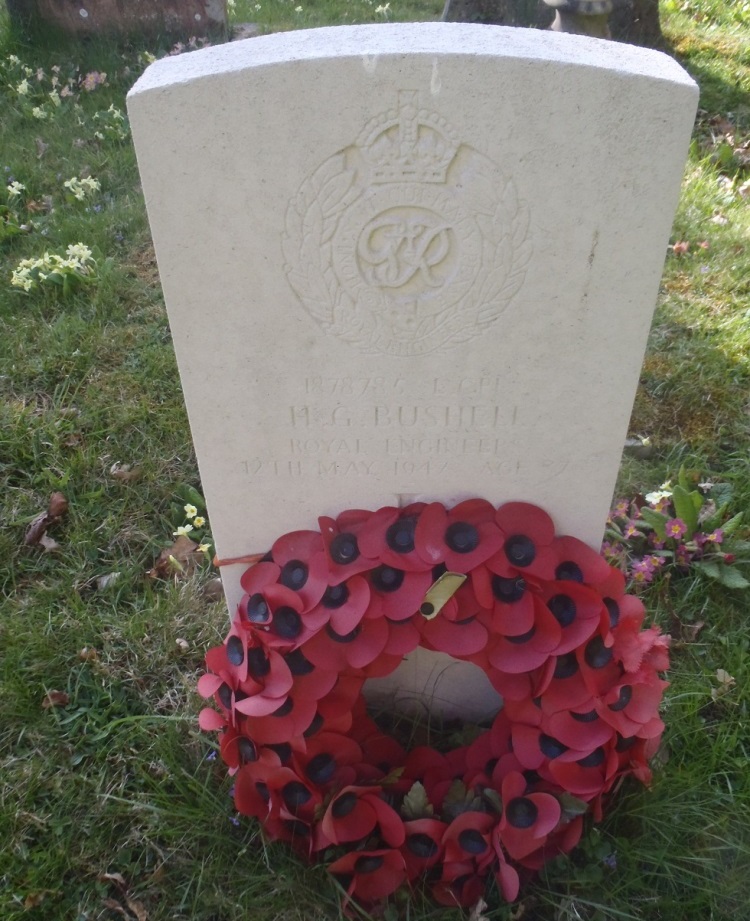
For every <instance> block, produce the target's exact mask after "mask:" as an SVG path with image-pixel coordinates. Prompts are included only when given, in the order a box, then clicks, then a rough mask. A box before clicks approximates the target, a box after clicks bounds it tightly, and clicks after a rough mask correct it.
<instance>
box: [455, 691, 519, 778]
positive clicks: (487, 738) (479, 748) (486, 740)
mask: <svg viewBox="0 0 750 921" xmlns="http://www.w3.org/2000/svg"><path fill="white" fill-rule="evenodd" d="M511 725H512V724H511V721H510V719H509V718H508V712H507V705H506V707H504V708H503V709H502V710H501V711H500V712H499V713H498V714H497V716H496V717H495V719H494V720H493V722H492V726H491V727H490V729H489V730H488V731H487V732H483V733H482V734H481V735H480V736H479V737H478V738H477V739H475V740H474V741H473V742H472V743H471V745H469V747H468V748H467V750H466V772H467V775H476V774H482V775H484V776H485V777H491V776H492V773H493V771H494V770H495V767H496V766H497V764H498V762H499V761H501V760H502V759H503V758H507V756H508V755H511V754H512V752H513V744H512V742H511ZM471 785H472V786H473V783H472V784H471Z"/></svg>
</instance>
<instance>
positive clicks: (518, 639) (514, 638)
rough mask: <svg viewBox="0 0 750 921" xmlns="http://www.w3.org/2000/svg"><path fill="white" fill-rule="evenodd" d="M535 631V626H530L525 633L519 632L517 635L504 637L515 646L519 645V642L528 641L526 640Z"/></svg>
mask: <svg viewBox="0 0 750 921" xmlns="http://www.w3.org/2000/svg"><path fill="white" fill-rule="evenodd" d="M535 633H536V627H532V628H531V630H527V631H526V633H521V634H519V636H506V637H505V639H506V640H507V641H508V642H509V643H514V644H515V645H516V646H520V645H521V643H528V641H529V640H530V639H531V638H532V637H533V636H534V634H535Z"/></svg>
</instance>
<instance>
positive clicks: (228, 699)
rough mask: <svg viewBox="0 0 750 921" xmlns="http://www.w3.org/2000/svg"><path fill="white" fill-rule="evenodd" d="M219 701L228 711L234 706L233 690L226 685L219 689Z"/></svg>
mask: <svg viewBox="0 0 750 921" xmlns="http://www.w3.org/2000/svg"><path fill="white" fill-rule="evenodd" d="M219 700H220V701H221V702H222V704H223V705H224V707H226V709H227V710H229V708H230V707H231V706H232V689H231V688H230V687H229V685H228V684H226V683H225V684H222V685H221V686H220V687H219Z"/></svg>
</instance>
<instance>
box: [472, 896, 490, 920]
mask: <svg viewBox="0 0 750 921" xmlns="http://www.w3.org/2000/svg"><path fill="white" fill-rule="evenodd" d="M485 908H487V903H486V902H485V901H484V899H479V901H478V902H477V904H476V905H475V906H474V907H473V908H472V909H471V911H470V912H469V921H489V918H488V917H487V915H485V914H484V910H485Z"/></svg>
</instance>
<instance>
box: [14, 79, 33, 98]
mask: <svg viewBox="0 0 750 921" xmlns="http://www.w3.org/2000/svg"><path fill="white" fill-rule="evenodd" d="M29 89H30V87H29V81H28V80H26V79H23V80H21V82H20V83H19V84H18V86H17V87H16V92H17V93H18V95H19V96H28V95H29Z"/></svg>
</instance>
